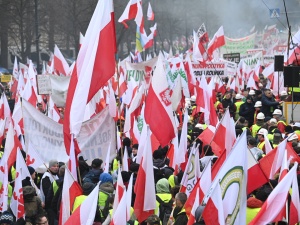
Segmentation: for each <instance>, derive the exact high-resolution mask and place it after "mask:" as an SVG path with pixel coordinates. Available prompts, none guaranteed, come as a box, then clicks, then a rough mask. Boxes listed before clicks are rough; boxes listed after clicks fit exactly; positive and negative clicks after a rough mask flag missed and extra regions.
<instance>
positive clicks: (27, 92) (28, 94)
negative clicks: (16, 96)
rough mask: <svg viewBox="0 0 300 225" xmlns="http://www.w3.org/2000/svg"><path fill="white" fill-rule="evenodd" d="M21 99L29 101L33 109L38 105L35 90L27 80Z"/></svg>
mask: <svg viewBox="0 0 300 225" xmlns="http://www.w3.org/2000/svg"><path fill="white" fill-rule="evenodd" d="M21 97H22V98H23V99H25V100H26V101H28V102H29V103H30V104H31V105H32V106H33V107H36V103H37V96H36V94H35V92H34V88H33V86H32V85H31V82H30V80H27V82H26V84H25V87H24V90H23V92H22V93H21Z"/></svg>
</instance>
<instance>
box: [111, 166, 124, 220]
mask: <svg viewBox="0 0 300 225" xmlns="http://www.w3.org/2000/svg"><path fill="white" fill-rule="evenodd" d="M124 194H126V193H125V185H124V183H123V179H122V175H121V169H120V167H119V168H118V178H117V185H116V193H115V199H114V204H113V215H114V213H115V212H116V211H115V210H116V209H117V208H118V205H119V203H120V202H121V199H122V197H123V195H124Z"/></svg>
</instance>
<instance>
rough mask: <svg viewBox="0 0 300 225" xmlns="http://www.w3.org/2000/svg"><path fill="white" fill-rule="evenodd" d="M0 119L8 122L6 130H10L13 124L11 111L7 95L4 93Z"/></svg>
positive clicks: (0, 101) (0, 104)
mask: <svg viewBox="0 0 300 225" xmlns="http://www.w3.org/2000/svg"><path fill="white" fill-rule="evenodd" d="M0 119H2V120H6V124H5V128H6V129H7V128H8V125H9V123H10V122H11V111H10V108H9V104H8V101H7V98H6V95H5V93H2V95H1V99H0Z"/></svg>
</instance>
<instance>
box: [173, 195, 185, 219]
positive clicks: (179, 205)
mask: <svg viewBox="0 0 300 225" xmlns="http://www.w3.org/2000/svg"><path fill="white" fill-rule="evenodd" d="M186 200H187V195H186V194H185V193H182V192H179V193H177V194H176V196H175V208H174V211H173V217H174V219H175V222H174V224H173V225H186V224H187V222H188V217H187V215H186V212H185V209H184V208H183V206H184V204H185V202H186Z"/></svg>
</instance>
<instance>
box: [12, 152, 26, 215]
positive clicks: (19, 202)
mask: <svg viewBox="0 0 300 225" xmlns="http://www.w3.org/2000/svg"><path fill="white" fill-rule="evenodd" d="M21 160H23V158H22V154H21V151H20V150H19V151H17V163H16V178H15V187H14V192H13V197H12V198H11V202H10V208H11V211H12V212H13V214H14V215H15V217H16V219H20V218H22V217H23V218H24V217H25V208H24V199H23V188H22V169H21V165H20V162H21Z"/></svg>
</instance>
